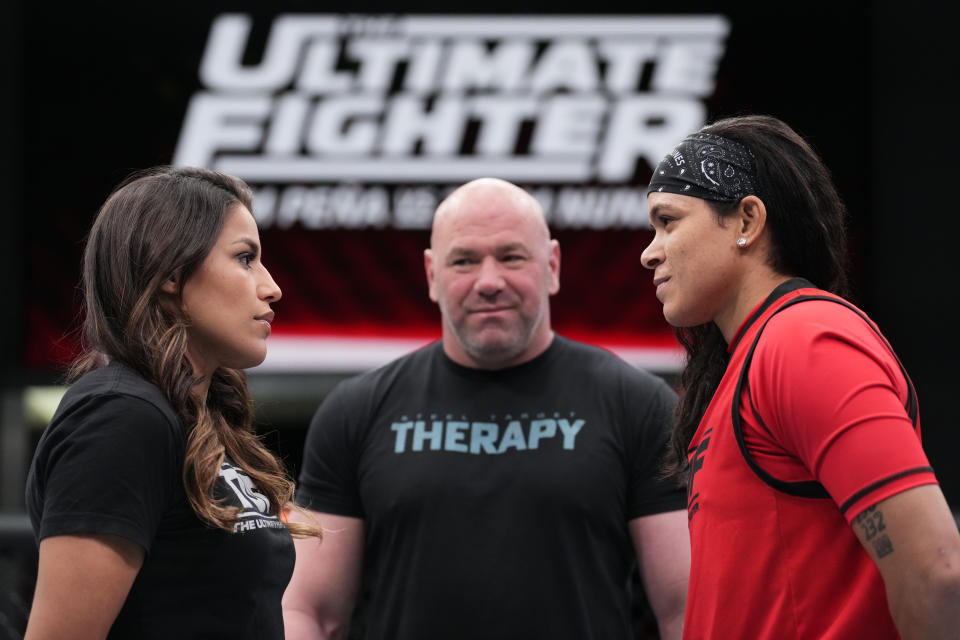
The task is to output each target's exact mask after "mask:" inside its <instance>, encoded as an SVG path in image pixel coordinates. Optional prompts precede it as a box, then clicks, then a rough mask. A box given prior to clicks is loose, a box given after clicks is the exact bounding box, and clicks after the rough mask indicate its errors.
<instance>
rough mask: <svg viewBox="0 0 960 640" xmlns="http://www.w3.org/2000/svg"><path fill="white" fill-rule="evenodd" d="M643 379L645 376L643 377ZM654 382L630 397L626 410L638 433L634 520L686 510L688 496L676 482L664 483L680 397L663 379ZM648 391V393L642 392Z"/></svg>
mask: <svg viewBox="0 0 960 640" xmlns="http://www.w3.org/2000/svg"><path fill="white" fill-rule="evenodd" d="M641 375H642V374H641ZM645 377H649V378H651V379H650V380H648V381H646V382H645V384H643V385H642V386H641V385H639V384H638V385H637V389H636V391H634V393H631V394H628V397H627V398H625V401H624V406H625V407H627V410H628V411H629V412H630V415H629V416H628V417H627V419H626V420H625V422H626V424H629V425H631V428H632V429H633V430H634V432H633V436H634V437H633V438H628V442H631V441H632V447H633V450H632V451H631V472H632V475H631V478H630V484H629V494H628V501H627V515H628V517H629V518H630V519H633V518H637V517H640V516H646V515H652V514H655V513H662V512H665V511H675V510H678V509H684V508H685V507H686V494H685V491H684V490H683V488H682V487H680V486H679V484H678V483H677V481H676V480H674V479H664V478H663V474H662V469H663V461H664V455H665V454H666V451H667V442H668V434H669V428H670V423H671V420H672V416H673V410H674V407H675V406H676V402H677V395H676V393H675V392H674V391H673V389H671V388H670V387H669V386H668V385H667V383H666V382H664V381H663V380H662V379H660V378H657V377H655V376H653V375H652V374H647V376H645ZM642 388H645V390H646V391H645V392H644V393H639V392H638V391H639V390H640V389H642Z"/></svg>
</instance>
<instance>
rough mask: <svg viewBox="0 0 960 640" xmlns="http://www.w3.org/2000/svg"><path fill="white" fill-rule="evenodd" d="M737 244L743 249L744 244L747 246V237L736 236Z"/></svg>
mask: <svg viewBox="0 0 960 640" xmlns="http://www.w3.org/2000/svg"><path fill="white" fill-rule="evenodd" d="M737 246H738V247H740V248H741V249H743V248H744V247H745V246H747V239H746V238H744V237H743V236H740V237H739V238H737Z"/></svg>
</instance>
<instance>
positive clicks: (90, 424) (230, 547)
mask: <svg viewBox="0 0 960 640" xmlns="http://www.w3.org/2000/svg"><path fill="white" fill-rule="evenodd" d="M186 439H187V432H186V429H185V428H184V426H183V424H182V423H181V422H180V420H179V419H178V418H177V416H176V414H175V413H174V411H173V409H172V407H171V406H170V404H169V402H167V400H166V399H165V398H164V396H163V394H162V393H161V392H160V391H159V389H157V388H156V387H155V386H153V385H152V384H150V383H149V382H147V381H145V380H144V379H143V378H142V377H140V376H139V375H137V374H136V373H134V372H133V371H131V370H130V369H128V368H126V367H124V366H122V365H119V364H116V363H115V364H111V365H110V366H108V367H104V368H102V369H98V370H96V371H93V372H90V373H88V374H86V375H84V376H83V377H81V378H80V379H79V380H78V381H77V382H76V383H75V384H73V385H72V386H71V387H70V389H69V390H68V391H67V393H66V394H65V395H64V398H63V400H62V401H61V403H60V406H59V407H58V409H57V411H56V413H55V414H54V417H53V420H52V421H51V423H50V425H49V427H47V429H46V431H45V432H44V434H43V436H42V437H41V438H40V442H39V444H38V445H37V449H36V452H35V453H34V458H33V463H32V465H31V467H30V473H29V475H28V478H27V491H26V500H27V509H28V511H29V514H30V519H31V522H32V524H33V528H34V532H35V535H36V538H37V541H38V543H39V541H40V540H42V539H44V538H47V537H51V536H58V535H70V534H91V533H101V534H102V533H106V534H114V535H118V536H122V537H124V538H128V539H130V540H133V541H134V542H136V543H137V544H139V545H140V546H141V547H143V548H144V549H145V550H146V552H147V553H146V557H145V558H144V563H143V567H142V568H141V569H140V572H139V573H138V574H137V577H136V579H135V581H134V583H133V586H132V588H131V590H130V593H129V595H128V596H127V599H126V601H125V602H124V605H123V608H122V609H121V611H120V614H119V616H118V617H117V620H116V621H115V623H114V625H113V628H112V629H111V632H110V635H109V636H108V637H109V638H111V639H113V638H138V639H150V638H183V639H186V638H204V639H209V638H230V639H232V640H236V639H239V638H251V639H253V638H257V639H262V638H277V639H281V638H283V617H282V613H281V609H280V599H281V597H282V595H283V590H284V589H285V588H286V586H287V583H288V582H289V580H290V576H291V574H292V572H293V561H294V551H293V541H292V539H291V537H290V534H289V532H288V531H287V529H286V527H284V525H283V524H282V523H281V522H280V521H279V520H277V518H276V517H274V516H273V515H271V514H270V510H269V502H268V500H267V499H266V497H264V496H263V495H262V494H260V493H258V492H257V491H256V489H255V487H254V486H253V484H252V482H251V481H250V478H249V477H248V476H246V474H244V473H243V472H242V471H241V470H240V469H239V468H237V467H235V466H234V465H233V464H232V463H231V462H230V460H225V461H224V464H223V465H222V467H221V470H220V477H219V478H218V479H217V482H216V485H215V488H214V494H215V497H217V498H223V499H224V503H225V504H227V505H233V506H238V507H241V512H240V514H239V517H238V520H237V524H236V525H235V527H234V532H232V533H231V532H227V531H224V530H221V529H215V528H213V527H210V526H208V525H206V524H204V523H203V522H202V521H201V520H200V519H199V518H198V517H197V516H196V514H194V512H193V510H192V509H191V508H190V505H189V502H188V501H187V497H186V494H185V492H184V489H183V484H182V480H181V472H182V467H183V457H184V450H185V446H186ZM80 597H82V596H80Z"/></svg>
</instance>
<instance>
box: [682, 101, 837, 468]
mask: <svg viewBox="0 0 960 640" xmlns="http://www.w3.org/2000/svg"><path fill="white" fill-rule="evenodd" d="M701 131H703V132H704V133H712V134H715V135H718V136H723V137H724V138H728V139H730V140H735V141H736V142H739V143H740V144H742V145H744V146H746V147H747V148H748V149H750V151H752V152H753V156H754V160H755V162H756V170H757V184H756V191H757V193H756V195H757V197H759V198H760V199H761V200H762V201H763V203H764V205H765V206H766V209H767V231H768V233H769V234H770V243H771V251H770V256H769V260H770V266H771V267H772V268H773V269H774V270H775V271H776V272H777V273H781V274H784V275H788V276H795V277H802V278H806V279H807V280H809V281H810V282H812V283H813V284H815V285H816V286H818V287H820V288H821V289H824V290H826V291H830V292H832V293H835V294H837V295H840V296H847V295H848V294H849V290H848V289H849V283H848V275H847V274H848V258H847V234H846V225H847V209H846V206H845V205H844V203H843V201H842V200H841V199H840V196H839V194H838V193H837V189H836V187H835V186H834V184H833V179H832V178H831V175H830V171H829V170H828V169H827V167H826V166H825V165H824V163H823V161H822V160H821V159H820V157H819V156H818V155H817V153H816V152H815V151H814V150H813V148H812V147H811V146H810V144H809V143H808V142H806V141H805V140H804V139H803V138H802V137H801V136H800V135H799V134H798V133H797V132H796V131H794V130H793V129H791V128H790V127H789V126H788V125H787V124H786V123H784V122H783V121H781V120H779V119H777V118H774V117H772V116H766V115H748V116H738V117H733V118H725V119H723V120H718V121H716V122H713V123H712V124H708V125H707V126H705V127H703V128H702V129H701ZM705 202H707V204H709V205H710V206H711V207H712V208H713V211H714V213H715V214H716V216H717V220H718V222H719V223H722V221H723V219H725V218H726V217H728V216H730V215H731V214H732V213H733V212H734V211H735V210H736V208H737V205H738V204H739V203H733V204H727V203H718V202H711V201H705ZM675 333H676V335H677V338H678V340H679V341H680V344H681V345H683V347H684V349H685V351H686V355H687V361H686V365H685V367H684V369H683V372H682V373H681V375H680V387H681V394H680V401H679V403H678V404H677V408H676V411H675V413H674V422H673V428H672V432H671V438H670V447H669V450H668V453H667V457H666V461H665V467H664V470H665V473H666V474H667V475H669V476H676V477H678V478H679V479H680V480H681V481H682V482H686V471H687V447H688V445H689V443H690V440H691V438H693V434H694V433H695V432H696V430H697V427H698V426H699V424H700V420H701V419H702V418H703V414H704V413H705V412H706V410H707V405H709V404H710V400H711V399H712V398H713V395H714V393H715V392H716V390H717V388H718V387H719V386H720V380H721V379H722V378H723V374H724V372H725V371H726V368H727V362H728V356H727V343H726V341H725V340H724V338H723V335H722V334H721V333H720V329H718V328H717V325H715V324H714V323H713V322H709V323H707V324H702V325H698V326H693V327H678V328H677V329H676V330H675Z"/></svg>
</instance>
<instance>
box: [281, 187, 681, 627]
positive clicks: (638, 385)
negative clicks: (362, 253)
mask: <svg viewBox="0 0 960 640" xmlns="http://www.w3.org/2000/svg"><path fill="white" fill-rule="evenodd" d="M424 266H425V269H426V276H427V283H428V285H429V291H430V299H431V300H433V301H434V302H436V303H437V305H438V306H439V308H440V315H441V318H442V326H443V330H442V338H441V340H439V341H437V342H435V343H433V344H431V345H428V346H426V347H424V348H422V349H420V350H417V351H415V352H413V353H410V354H408V355H406V356H403V357H401V358H399V359H397V360H395V361H393V362H391V363H389V364H387V365H385V366H384V367H382V368H380V369H377V370H374V371H371V372H368V373H365V374H363V375H360V376H357V377H354V378H351V379H349V380H346V381H344V382H342V383H341V384H339V385H338V386H337V387H336V388H335V389H334V390H333V391H332V392H331V393H330V395H329V396H328V397H327V398H326V399H325V400H324V402H323V403H322V404H321V406H320V408H319V409H318V411H317V413H316V415H315V416H314V418H313V420H312V422H311V424H310V429H309V432H308V435H307V440H306V445H305V453H304V460H303V465H302V472H301V476H300V482H299V488H298V493H297V501H298V503H299V504H300V505H301V506H303V507H305V508H306V509H307V510H308V515H310V512H313V513H312V515H314V516H315V517H316V518H317V519H318V520H319V521H320V523H321V524H322V526H323V527H324V530H325V537H324V539H323V541H322V543H320V542H318V541H316V540H315V539H313V540H299V541H297V543H296V544H297V562H296V567H295V569H294V574H293V579H292V580H291V582H290V586H289V587H288V589H287V591H286V594H285V595H284V599H283V606H284V620H285V624H286V630H287V638H288V639H295V640H299V639H307V638H309V639H316V638H345V637H347V634H348V626H349V623H350V620H351V615H352V612H353V610H354V607H355V606H356V605H357V604H358V601H360V603H362V604H363V605H364V615H363V616H362V620H363V622H364V625H363V626H364V628H363V629H362V630H361V629H355V630H354V633H352V634H351V636H350V637H362V638H365V639H371V640H425V639H432V638H437V639H450V640H472V639H478V640H479V639H481V638H482V639H495V640H504V639H506V640H510V639H517V640H531V639H536V638H550V639H552V640H555V639H566V638H569V639H570V640H585V639H588V638H595V639H597V640H621V639H622V640H629V639H632V638H635V637H636V635H635V634H634V631H633V630H632V629H631V610H630V607H631V597H630V593H629V584H630V576H631V572H632V571H633V568H634V566H635V564H636V563H638V566H639V573H640V576H641V578H642V581H643V586H644V590H645V592H646V596H647V600H648V602H649V603H650V606H651V609H652V611H653V612H654V614H655V616H656V619H657V625H658V628H659V632H660V637H661V638H670V639H673V638H677V639H679V638H680V636H681V633H682V623H683V614H684V604H685V598H686V586H687V573H688V570H689V564H690V556H689V542H688V537H687V518H686V510H685V505H686V498H685V495H683V494H682V492H680V491H679V490H678V489H677V488H676V487H674V486H671V485H669V484H666V483H663V482H661V481H659V464H660V458H661V454H662V453H663V451H664V446H665V442H666V439H665V438H666V436H665V427H666V425H667V423H668V421H669V416H670V412H671V411H672V409H673V406H674V403H675V400H676V398H675V396H674V393H673V391H672V390H671V389H670V388H669V387H668V386H667V385H666V384H665V383H664V382H663V381H662V380H661V379H660V378H658V377H656V376H653V375H651V374H649V373H646V372H643V371H640V370H637V369H635V368H634V367H631V366H630V365H628V364H627V363H625V362H623V361H622V360H620V359H619V358H617V357H616V356H614V355H612V354H610V353H608V352H606V351H603V350H601V349H597V348H595V347H591V346H588V345H585V344H582V343H578V342H575V341H572V340H569V339H567V338H564V337H562V336H558V335H556V334H555V333H554V331H553V329H552V328H551V324H550V304H549V300H550V296H551V295H553V294H554V293H556V292H557V291H558V290H559V288H560V247H559V244H558V243H557V241H556V240H554V239H551V237H550V233H549V230H548V228H547V224H546V221H545V219H544V215H543V211H542V210H541V208H540V205H539V204H538V202H537V201H536V199H535V198H533V197H532V196H531V195H530V194H528V193H527V192H526V191H524V190H522V189H520V188H519V187H517V186H515V185H513V184H510V183H508V182H505V181H503V180H497V179H492V178H481V179H478V180H474V181H472V182H468V183H467V184H465V185H463V186H461V187H459V188H458V189H457V190H455V191H454V192H453V193H452V194H451V195H450V196H449V197H447V199H446V200H444V201H443V202H442V203H441V204H440V206H439V207H438V209H437V211H436V214H435V216H434V221H433V230H432V234H431V238H430V248H429V249H427V250H425V251H424ZM358 595H359V596H360V597H358Z"/></svg>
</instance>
